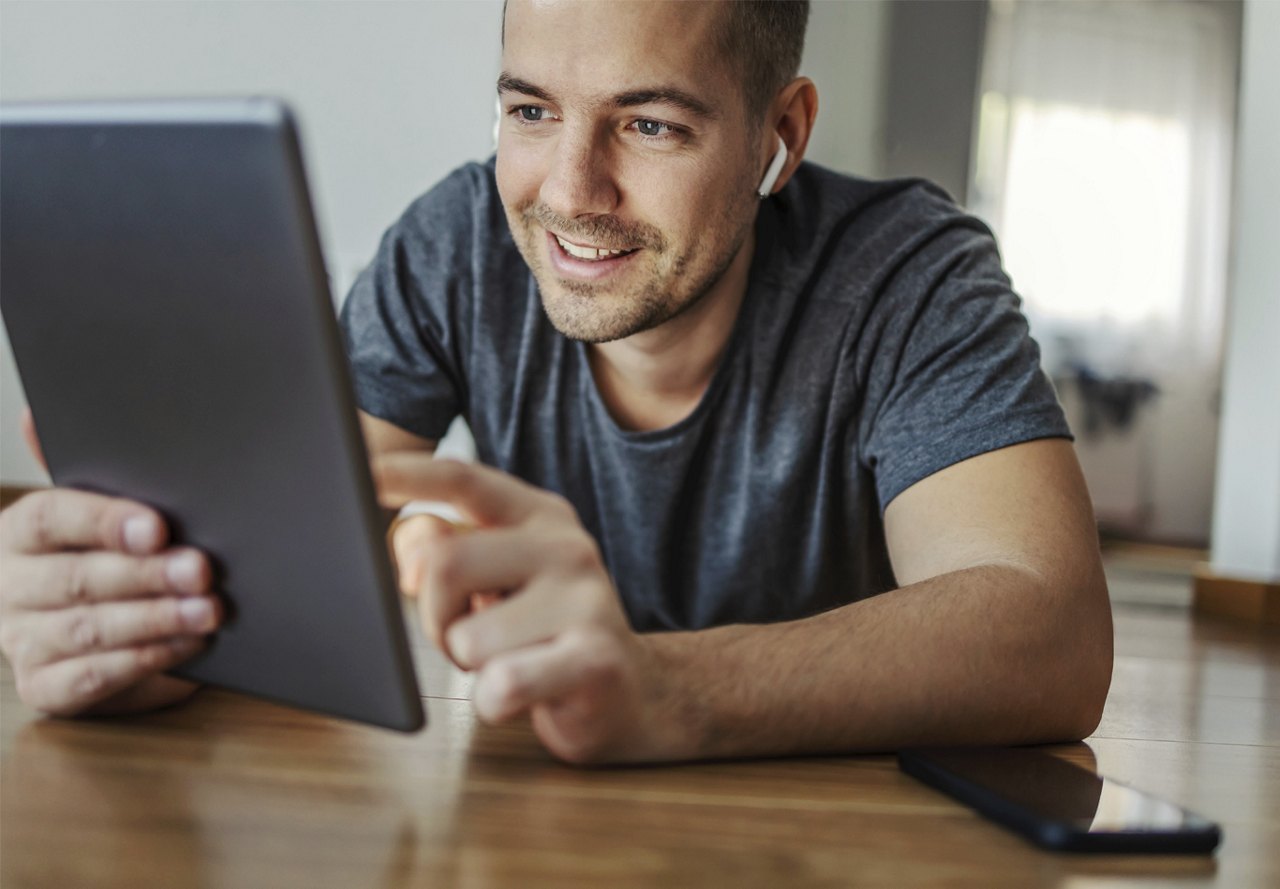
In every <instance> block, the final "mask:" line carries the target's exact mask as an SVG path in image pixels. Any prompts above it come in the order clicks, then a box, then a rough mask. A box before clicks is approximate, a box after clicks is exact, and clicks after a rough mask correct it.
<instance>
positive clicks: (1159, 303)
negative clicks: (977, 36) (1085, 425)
mask: <svg viewBox="0 0 1280 889" xmlns="http://www.w3.org/2000/svg"><path fill="white" fill-rule="evenodd" d="M1238 14H1239V7H1238V4H1234V3H1220V2H1219V3H1215V2H1194V0H1192V2H1169V0H1162V2H1152V0H1147V2H1142V0H1132V2H1119V0H1113V2H1088V0H1073V2H1061V0H1040V2H1012V0H996V2H993V3H992V7H991V14H990V17H989V20H988V35H987V47H986V52H985V55H984V67H983V75H982V88H981V91H982V95H981V99H980V120H979V128H978V133H979V135H978V145H977V150H976V152H975V170H974V181H973V189H972V192H971V194H972V195H973V199H974V200H973V209H974V211H975V212H976V213H978V214H979V215H980V216H983V217H984V218H985V219H987V221H988V222H989V223H990V224H991V225H992V227H993V228H994V229H995V230H996V232H997V234H998V235H999V237H1000V241H1001V245H1002V250H1003V254H1004V259H1005V264H1006V267H1007V269H1008V271H1009V273H1010V275H1011V277H1012V278H1013V280H1014V284H1015V286H1016V287H1017V288H1018V290H1019V292H1020V293H1021V294H1022V296H1023V298H1024V300H1025V308H1026V312H1027V315H1028V317H1029V318H1030V320H1031V324H1032V330H1033V333H1034V335H1035V336H1036V338H1037V340H1038V341H1039V342H1040V344H1041V348H1042V350H1043V354H1044V362H1045V367H1046V370H1048V371H1049V373H1050V374H1051V375H1052V376H1054V377H1055V381H1057V382H1058V383H1059V386H1060V391H1061V390H1063V389H1064V388H1066V387H1067V386H1074V391H1072V392H1065V391H1064V392H1063V393H1062V394H1063V395H1064V402H1066V401H1067V400H1068V399H1069V398H1076V399H1078V398H1080V396H1081V392H1084V393H1085V394H1086V395H1087V396H1088V397H1089V398H1090V399H1093V398H1096V397H1097V394H1098V393H1104V394H1105V396H1106V397H1107V398H1110V399H1111V400H1112V402H1117V403H1119V407H1120V409H1119V410H1118V411H1113V412H1111V413H1110V414H1108V413H1107V412H1105V411H1104V412H1102V413H1099V412H1098V410H1097V408H1098V405H1096V404H1095V405H1093V406H1092V410H1091V413H1090V420H1091V422H1090V423H1089V427H1090V429H1093V430H1096V428H1097V425H1098V424H1097V422H1096V420H1097V418H1098V417H1099V416H1102V417H1104V418H1105V416H1108V415H1110V416H1114V417H1118V418H1120V419H1119V420H1118V421H1116V422H1114V423H1113V426H1114V431H1115V434H1116V436H1118V437H1119V438H1120V439H1124V437H1125V436H1126V435H1128V436H1129V438H1130V440H1128V441H1123V442H1122V441H1111V442H1109V443H1108V442H1103V443H1101V444H1099V445H1098V447H1100V448H1104V449H1108V448H1109V449H1110V450H1109V451H1108V454H1109V455H1110V456H1109V457H1108V459H1107V460H1106V461H1103V462H1102V463H1099V464H1098V465H1097V466H1095V468H1094V471H1093V472H1092V475H1093V477H1092V478H1090V483H1091V489H1094V496H1095V500H1096V501H1100V502H1101V505H1102V506H1106V505H1107V501H1108V499H1110V500H1111V501H1113V502H1112V504H1111V505H1112V506H1113V507H1114V508H1113V509H1112V512H1116V513H1121V512H1123V513H1126V515H1125V516H1124V521H1125V522H1126V523H1127V524H1129V525H1131V526H1134V528H1133V529H1135V530H1140V531H1146V532H1149V533H1150V534H1152V535H1153V536H1162V537H1172V538H1179V539H1193V540H1200V539H1207V536H1208V530H1209V521H1210V515H1211V510H1212V479H1213V464H1214V452H1215V448H1216V427H1217V423H1216V397H1217V391H1218V386H1219V380H1220V375H1221V374H1220V368H1221V363H1222V356H1221V342H1222V335H1223V320H1224V303H1225V294H1226V284H1227V280H1226V262H1227V249H1228V242H1229V201H1230V188H1231V155H1232V143H1233V134H1234V126H1235V84H1236V69H1237V53H1238V40H1239V24H1238V18H1237V16H1238ZM1144 402H1147V403H1146V405H1145V406H1144ZM1108 406H1110V407H1114V406H1115V404H1114V403H1113V404H1111V405H1107V404H1105V403H1104V404H1103V405H1102V407H1108ZM1139 420H1143V421H1144V422H1139ZM1076 425H1077V426H1079V425H1081V424H1080V423H1079V422H1078V421H1077V424H1076ZM1081 431H1082V430H1080V429H1077V433H1078V434H1080V433H1081ZM1082 437H1083V436H1082ZM1088 438H1090V439H1092V438H1094V436H1092V435H1091V436H1088ZM1175 440H1176V441H1177V445H1176V447H1175V446H1174V444H1173V442H1174V441H1175ZM1088 446H1089V443H1088V442H1082V444H1081V451H1082V463H1087V461H1086V456H1087V455H1086V453H1085V451H1086V450H1087V448H1088ZM1117 448H1121V451H1123V453H1127V454H1128V457H1127V458H1124V457H1123V453H1121V451H1117V450H1116V449H1117ZM1126 448H1127V450H1124V449H1126ZM1123 459H1127V460H1128V461H1129V462H1130V463H1132V464H1133V465H1132V466H1131V467H1121V468H1120V469H1119V471H1117V465H1116V461H1117V460H1121V461H1122V462H1123ZM1103 464H1105V465H1103ZM1088 470H1089V466H1088V465H1086V475H1087V476H1089V475H1090V473H1089V471H1088ZM1105 511H1106V510H1105V509H1104V510H1100V513H1101V512H1105Z"/></svg>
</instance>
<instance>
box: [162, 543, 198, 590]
mask: <svg viewBox="0 0 1280 889" xmlns="http://www.w3.org/2000/svg"><path fill="white" fill-rule="evenodd" d="M202 567H203V563H202V560H201V559H200V556H199V554H198V553H193V552H185V553H178V554H177V555H176V556H172V557H171V558H170V559H169V561H168V562H166V563H165V566H164V576H165V579H166V580H168V581H169V585H170V586H171V587H173V589H174V591H175V592H179V593H202V592H204V590H203V589H201V587H202V586H203V584H202V582H201V581H202V580H203V576H202V575H203V572H202V571H201V568H202Z"/></svg>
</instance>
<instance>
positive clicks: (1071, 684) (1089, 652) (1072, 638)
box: [1057, 582, 1115, 741]
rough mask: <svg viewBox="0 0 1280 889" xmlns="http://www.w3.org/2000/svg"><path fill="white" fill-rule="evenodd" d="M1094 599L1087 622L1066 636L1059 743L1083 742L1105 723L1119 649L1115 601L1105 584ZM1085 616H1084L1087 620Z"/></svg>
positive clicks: (1082, 621) (1062, 666) (1062, 669)
mask: <svg viewBox="0 0 1280 889" xmlns="http://www.w3.org/2000/svg"><path fill="white" fill-rule="evenodd" d="M1099 586H1100V588H1099V590H1098V591H1096V592H1095V594H1094V595H1093V596H1092V597H1091V602H1090V607H1089V609H1088V616H1087V619H1082V620H1080V621H1079V622H1078V623H1077V624H1076V628H1075V629H1076V631H1075V632H1073V633H1070V634H1066V637H1067V638H1065V639H1064V640H1063V641H1064V642H1065V646H1064V648H1065V649H1066V650H1065V651H1064V652H1063V656H1062V660H1061V664H1062V665H1061V666H1060V667H1059V669H1058V682H1059V687H1060V688H1062V690H1063V694H1062V695H1061V696H1060V698H1059V700H1060V701H1061V702H1062V703H1063V704H1064V705H1065V706H1063V707H1062V709H1061V711H1060V712H1059V714H1058V715H1059V719H1060V720H1061V722H1060V724H1059V725H1058V726H1057V728H1058V731H1059V735H1060V737H1059V740H1062V741H1081V740H1084V739H1085V738H1087V737H1089V736H1090V735H1092V734H1093V733H1094V732H1095V731H1096V730H1097V728H1098V725H1099V723H1101V721H1102V714H1103V711H1104V710H1105V708H1106V704H1107V695H1108V693H1109V692H1110V691H1111V674H1112V667H1113V666H1114V663H1115V649H1114V641H1113V629H1112V622H1111V602H1110V599H1109V597H1108V595H1107V588H1106V584H1105V582H1104V583H1102V584H1100V585H1099ZM1083 616H1084V615H1082V617H1083Z"/></svg>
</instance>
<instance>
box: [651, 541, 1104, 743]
mask: <svg viewBox="0 0 1280 889" xmlns="http://www.w3.org/2000/svg"><path fill="white" fill-rule="evenodd" d="M1083 582H1085V583H1089V584H1093V585H1095V586H1093V588H1091V589H1090V590H1089V591H1088V592H1087V593H1080V592H1078V591H1073V593H1072V594H1071V595H1064V594H1062V593H1055V592H1054V591H1053V590H1052V589H1050V587H1049V585H1048V584H1046V583H1044V582H1043V581H1041V580H1040V579H1039V578H1038V577H1037V576H1036V575H1034V574H1032V573H1031V572H1029V571H1025V570H1023V569H1019V568H1014V567H1010V566H1005V565H992V566H983V567H977V568H970V569H966V570H963V571H957V572H954V573H951V574H946V575H942V576H939V577H935V578H933V579H931V580H927V581H924V582H921V583H918V584H915V585H913V586H909V587H905V588H902V589H900V590H895V591H893V592H891V593H886V594H884V595H881V596H876V597H873V598H871V599H867V600H864V601H860V602H856V603H853V604H851V605H848V606H845V607H843V608H839V609H836V610H834V611H830V612H827V613H825V614H821V615H817V616H815V617H812V618H808V619H805V620H800V621H794V622H790V623H784V624H774V625H768V626H729V627H721V628H716V629H712V630H706V631H701V632H694V633H670V634H662V635H655V636H651V637H647V638H648V640H649V642H650V644H651V645H652V648H653V651H654V654H655V656H656V657H657V658H658V659H659V660H660V661H661V662H662V665H663V670H664V673H665V675H666V676H667V677H669V681H670V684H669V685H668V688H667V693H668V694H670V695H671V696H672V699H673V700H672V703H671V707H672V709H673V710H674V711H676V714H677V715H678V718H681V719H683V721H684V724H685V725H686V726H688V727H689V732H688V733H687V734H686V735H685V736H684V738H683V743H684V744H685V745H686V749H685V750H683V751H680V752H681V753H682V754H683V756H681V758H685V757H693V758H702V757H721V756H743V755H757V754H777V753H806V752H823V751H842V752H847V751H854V750H863V751H866V750H893V749H897V748H899V747H903V746H919V745H926V744H938V745H942V744H984V743H990V744H1011V743H1031V742H1038V741H1061V740H1068V739H1077V738H1080V737H1083V736H1085V735H1087V734H1089V733H1090V732H1091V731H1092V730H1093V728H1094V727H1095V726H1096V724H1097V720H1098V718H1099V716H1100V714H1101V708H1102V703H1103V701H1104V699H1105V697H1106V691H1107V687H1108V685H1109V683H1110V675H1111V622H1110V610H1109V606H1108V604H1107V601H1106V594H1105V586H1103V585H1102V581H1101V579H1100V578H1093V577H1091V578H1085V579H1083Z"/></svg>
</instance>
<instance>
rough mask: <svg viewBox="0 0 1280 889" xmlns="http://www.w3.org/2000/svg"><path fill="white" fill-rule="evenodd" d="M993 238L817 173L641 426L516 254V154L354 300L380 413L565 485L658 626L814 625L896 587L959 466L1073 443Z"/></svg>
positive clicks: (349, 328) (407, 245) (399, 245)
mask: <svg viewBox="0 0 1280 889" xmlns="http://www.w3.org/2000/svg"><path fill="white" fill-rule="evenodd" d="M1019 305H1020V301H1019V300H1018V298H1017V297H1016V296H1015V295H1014V294H1013V292H1012V291H1011V290H1010V285H1009V280H1008V278H1007V277H1006V276H1005V275H1004V273H1003V272H1002V271H1001V267H1000V258H999V255H998V253H997V251H996V245H995V242H994V240H993V239H992V236H991V234H990V232H989V231H988V229H987V228H986V227H985V226H983V225H982V223H980V222H979V221H977V220H976V219H974V218H972V217H970V216H966V215H965V214H964V213H962V212H961V211H960V210H958V209H957V208H956V206H955V205H954V204H953V203H952V202H951V201H950V200H949V199H948V198H947V197H946V195H945V194H944V193H942V192H941V191H940V190H938V189H937V188H936V187H934V186H932V185H929V184H928V183H925V182H922V181H919V180H895V181H884V182H875V181H869V180H863V179H856V178H851V177H847V176H843V175H839V174H836V173H833V172H831V171H829V170H825V169H823V168H821V167H819V166H816V165H814V164H809V163H806V164H803V165H802V166H801V167H800V169H799V170H798V171H797V172H796V174H795V176H794V177H793V178H792V180H791V181H790V182H789V183H788V184H787V186H786V187H785V188H784V189H783V190H782V191H781V192H779V193H778V194H776V195H775V196H773V197H771V198H769V199H768V200H766V201H764V202H762V204H761V207H760V213H759V218H758V221H757V224H756V255H755V257H754V259H753V264H752V267H751V273H750V282H749V284H748V289H747V294H746V297H745V299H744V301H743V304H742V309H741V311H740V313H739V317H738V320H737V322H736V325H735V327H734V330H733V332H732V334H731V338H730V341H729V344H728V346H727V347H726V349H725V352H724V355H723V358H722V359H721V363H720V365H719V367H718V368H717V370H716V372H715V374H714V376H713V378H712V380H711V383H710V385H709V386H708V388H707V391H706V393H705V394H704V395H703V398H702V400H701V402H700V403H699V404H698V406H697V407H696V408H695V409H694V411H693V413H691V414H690V415H689V416H688V417H686V418H685V419H683V420H681V421H680V422H679V423H677V424H675V425H674V426H671V427H668V428H666V429H659V430H656V431H649V432H633V431H627V430H625V429H623V428H621V427H619V426H618V424H617V423H615V422H614V420H613V419H612V417H611V416H610V415H609V413H608V411H607V410H606V408H605V406H604V404H603V402H602V400H601V398H600V395H599V393H598V391H597V389H596V386H595V382H594V379H593V377H592V375H591V371H590V368H589V366H588V363H587V356H586V352H585V347H584V346H583V344H581V343H579V342H575V341H572V340H569V339H566V338H565V337H563V336H561V335H560V334H559V333H558V332H557V331H556V330H555V329H554V328H553V327H552V326H551V324H550V322H549V321H548V320H547V318H546V316H545V315H544V313H543V310H542V304H541V300H540V297H539V294H538V289H537V285H536V283H535V281H534V278H533V276H532V274H531V273H530V272H529V269H528V267H527V266H526V265H525V263H524V261H523V260H522V259H521V257H520V255H519V253H518V252H517V251H516V247H515V244H514V242H513V240H512V238H511V234H510V231H509V229H508V227H507V222H506V217H505V216H504V215H503V212H502V206H501V203H500V201H499V198H498V193H497V187H496V184H495V181H494V167H493V161H492V160H490V161H489V162H488V163H486V164H469V165H467V166H464V167H462V168H461V169H459V170H457V171H456V172H454V173H452V174H451V175H450V176H449V177H448V178H447V179H445V180H444V181H443V182H441V183H440V184H439V185H437V186H436V187H435V188H434V189H432V190H431V191H430V192H429V193H428V194H426V195H424V196H423V197H421V198H419V199H418V200H417V201H415V202H414V203H413V204H412V205H411V206H410V207H409V209H408V210H407V211H406V212H405V214H404V216H403V217H401V219H400V220H399V221H398V222H397V223H396V224H395V225H393V226H392V227H391V228H390V230H388V232H387V233H386V235H385V237H384V238H383V241H382V244H381V246H380V248H379V250H378V254H377V256H376V258H375V259H374V261H373V264H372V265H371V266H370V267H369V268H368V269H367V270H366V271H365V272H364V273H363V274H362V275H361V276H360V278H359V279H358V280H357V282H356V284H355V286H354V287H353V289H352V291H351V294H350V296H349V297H348V298H347V301H346V304H345V306H344V308H343V313H342V324H343V329H344V331H345V334H346V336H347V340H348V347H349V351H350V356H351V360H352V363H353V366H354V372H355V386H356V393H357V399H358V401H359V404H360V407H361V408H362V409H363V410H365V411H367V412H369V413H370V414H373V415H374V416H377V417H381V418H382V419H385V420H388V421H390V422H391V423H394V424H395V425H397V426H399V427H401V428H403V429H406V430H408V431H410V432H413V433H416V434H417V435H420V436H424V437H426V438H431V439H438V438H439V437H441V436H442V435H443V434H444V432H445V430H446V428H447V427H448V426H449V423H450V421H452V420H453V418H454V417H455V416H456V415H458V414H461V415H463V416H464V417H465V418H466V420H467V422H468V424H469V425H470V427H471V430H472V432H473V434H474V436H475V441H476V446H477V453H478V455H479V458H480V459H481V460H482V461H483V462H485V463H487V464H489V465H492V466H496V467H498V468H500V469H503V470H505V471H507V472H510V473H512V474H514V475H516V476H519V477H520V478H523V479H525V480H527V481H529V482H532V483H533V484H535V485H539V486H541V487H543V488H547V489H550V490H552V491H556V492H558V493H560V494H563V495H564V496H565V497H567V498H568V499H569V501H570V502H572V503H573V505H574V506H575V507H576V508H577V510H578V515H579V516H580V518H581V520H582V522H583V524H584V525H585V526H586V528H587V529H588V530H589V531H590V532H591V534H592V535H593V536H594V537H595V539H596V541H597V542H598V543H599V545H600V549H601V552H602V553H603V556H604V560H605V563H606V565H607V566H608V568H609V571H610V574H611V575H612V577H613V580H614V583H615V584H616V586H617V588H618V592H619V594H620V595H621V597H622V602H623V604H624V607H625V608H626V611H627V614H628V616H629V618H630V620H631V622H632V625H633V626H634V627H635V628H636V629H637V630H655V629H666V628H672V629H674V628H689V629H694V628H701V627H707V626H712V625H716V624H725V623H735V622H750V623H761V622H769V621H780V620H791V619H795V618H799V617H804V616H807V615H810V614H814V613H817V612H819V611H823V610H826V609H829V608H832V607H835V606H838V605H843V604H846V603H848V602H851V601H854V600H856V599H861V598H864V597H867V596H871V595H874V594H876V593H880V592H883V591H885V590H888V589H892V588H893V587H894V586H895V585H896V584H895V581H894V577H893V571H892V569H891V567H890V564H889V559H888V553H887V550H886V546H885V538H884V527H883V521H882V517H883V513H884V508H885V506H886V505H887V504H888V503H889V502H890V501H891V500H893V498H894V497H896V496H897V495H898V494H899V493H901V492H902V491H903V490H905V489H906V488H908V487H909V486H911V485H912V484H914V483H915V482H917V481H919V480H921V479H923V478H925V477H926V476H928V475H930V474H932V473H935V472H937V471H938V470H940V469H943V468H945V467H947V466H949V465H951V464H953V463H957V462H959V461H961V460H964V459H966V458H968V457H972V456H975V455H977V454H981V453H984V452H987V451H991V450H995V449H997V448H1001V447H1005V446H1007V445H1011V444H1015V443H1018V442H1023V441H1028V440H1031V439H1036V438H1045V437H1051V436H1064V437H1069V435H1070V433H1069V430H1068V428H1067V424H1066V421H1065V420H1064V418H1063V414H1062V411H1061V409H1060V407H1059V405H1058V402H1057V399H1056V397H1055V395H1054V392H1053V389H1052V387H1051V386H1050V384H1049V382H1048V380H1047V379H1046V378H1045V376H1044V374H1043V372H1042V371H1041V369H1040V365H1039V350H1038V348H1037V346H1036V344H1035V343H1034V342H1033V341H1032V340H1031V339H1030V337H1029V336H1028V333H1027V324H1026V321H1025V320H1024V318H1023V316H1022V314H1021V313H1020V311H1019Z"/></svg>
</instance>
